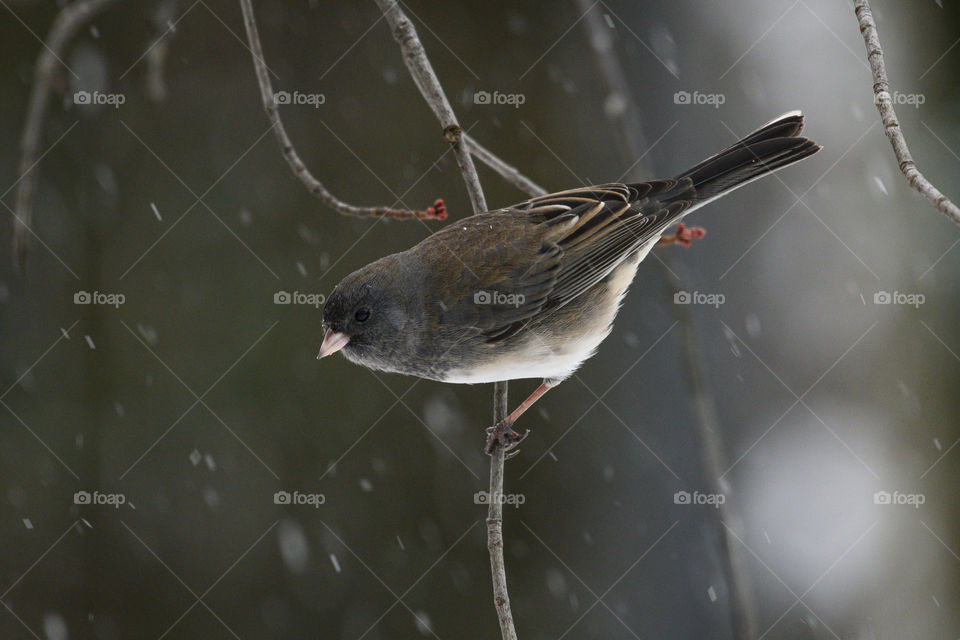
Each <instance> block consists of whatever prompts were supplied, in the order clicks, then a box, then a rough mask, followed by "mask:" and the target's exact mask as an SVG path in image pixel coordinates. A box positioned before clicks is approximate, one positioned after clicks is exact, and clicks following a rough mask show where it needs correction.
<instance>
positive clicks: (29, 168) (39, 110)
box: [13, 0, 115, 271]
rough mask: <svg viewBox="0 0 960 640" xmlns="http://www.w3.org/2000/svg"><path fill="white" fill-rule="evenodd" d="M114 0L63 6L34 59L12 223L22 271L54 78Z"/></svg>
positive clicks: (85, 0)
mask: <svg viewBox="0 0 960 640" xmlns="http://www.w3.org/2000/svg"><path fill="white" fill-rule="evenodd" d="M114 1H115V0H77V1H76V2H73V3H71V4H69V5H67V6H66V7H64V8H63V10H62V11H60V13H58V14H57V17H56V18H54V20H53V26H51V27H50V33H49V35H47V39H46V40H45V41H44V43H43V49H41V51H40V55H39V56H38V57H37V64H36V68H35V69H34V72H33V87H32V88H31V89H30V101H29V103H28V106H27V120H26V122H25V123H24V125H23V138H22V139H21V141H20V153H21V155H20V171H19V179H20V183H19V184H18V185H17V199H16V206H15V211H16V212H17V214H16V218H15V220H14V223H13V254H14V256H15V257H16V260H17V264H18V265H19V267H20V269H21V271H22V270H23V269H24V267H25V266H26V261H27V231H28V230H29V228H30V219H31V217H32V216H33V196H34V192H35V191H36V187H37V178H38V175H39V169H37V168H36V164H37V162H38V159H37V157H38V154H39V153H40V139H41V137H42V136H43V123H44V122H45V121H46V119H47V106H48V105H49V103H50V92H51V90H52V89H53V84H54V76H55V75H56V72H57V68H58V67H59V66H60V65H62V64H64V63H63V61H62V60H63V58H64V57H65V55H66V54H65V51H66V48H67V45H68V44H70V41H71V40H73V37H74V36H75V35H76V34H77V32H78V31H80V29H82V28H83V26H84V25H85V24H87V23H88V22H89V21H90V20H92V19H93V18H94V16H96V15H97V14H98V13H100V12H101V11H103V9H105V8H106V7H107V6H108V5H109V4H110V3H112V2H114ZM71 73H73V72H72V71H71Z"/></svg>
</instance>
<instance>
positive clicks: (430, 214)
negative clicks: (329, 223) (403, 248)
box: [240, 0, 447, 220]
mask: <svg viewBox="0 0 960 640" xmlns="http://www.w3.org/2000/svg"><path fill="white" fill-rule="evenodd" d="M240 8H241V10H242V11H243V24H244V26H245V27H246V30H247V40H248V41H249V43H250V52H251V54H252V55H253V66H254V69H255V70H256V73H257V82H258V83H259V85H260V97H261V98H262V99H263V109H264V111H266V112H267V118H268V119H269V120H270V123H271V124H272V125H273V132H274V134H275V135H276V136H277V142H279V143H280V149H281V151H282V152H283V157H284V159H286V161H287V164H288V165H290V169H291V171H293V175H295V176H296V177H297V178H298V179H299V180H300V182H302V183H303V185H304V186H305V187H306V188H307V191H309V192H310V193H311V194H313V195H314V196H315V197H316V198H317V199H318V200H320V201H321V202H323V203H324V204H325V205H327V206H328V207H330V208H331V209H333V210H334V211H336V212H337V213H341V214H343V215H347V216H359V217H369V216H373V217H387V218H396V219H401V220H403V219H410V218H420V219H434V220H443V219H444V218H446V217H447V216H446V209H445V207H444V206H443V201H442V200H437V202H435V203H434V205H433V206H432V207H428V208H427V209H426V210H425V211H411V210H409V209H394V208H392V207H358V206H355V205H352V204H349V203H347V202H344V201H343V200H340V199H339V198H337V197H336V196H335V195H333V194H332V193H330V191H328V190H327V188H326V187H325V186H324V185H323V183H322V182H320V181H319V180H317V179H316V178H315V177H314V176H313V174H312V173H310V170H309V169H307V166H306V165H305V164H304V163H303V161H302V160H301V159H300V155H299V154H298V153H297V150H296V149H295V148H294V146H293V142H291V140H290V136H288V135H287V130H286V129H285V128H284V126H283V121H282V120H281V119H280V112H279V111H278V109H277V101H276V98H275V97H274V92H273V85H272V84H271V83H270V74H269V72H268V70H267V63H266V61H264V59H263V47H262V46H261V45H260V34H259V32H258V31H257V22H256V18H255V17H254V15H253V6H252V5H251V3H250V0H240Z"/></svg>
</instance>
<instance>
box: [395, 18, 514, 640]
mask: <svg viewBox="0 0 960 640" xmlns="http://www.w3.org/2000/svg"><path fill="white" fill-rule="evenodd" d="M376 2H377V5H378V6H379V7H380V10H381V11H383V15H384V16H385V17H386V19H387V22H388V23H389V24H390V29H391V30H392V31H393V37H394V39H395V40H396V41H397V43H398V44H399V45H400V50H401V52H402V53H403V60H404V62H405V63H406V65H407V69H408V70H409V71H410V75H411V76H412V77H413V81H414V84H416V85H417V88H418V89H420V93H421V94H423V98H424V100H426V101H427V104H428V105H429V106H430V108H431V109H432V110H433V113H434V115H436V116H437V119H438V120H439V121H440V125H441V126H442V127H443V129H444V133H445V134H446V137H447V141H448V142H450V144H451V145H453V150H454V153H456V156H457V163H458V164H459V165H460V172H461V173H462V174H463V181H464V183H465V184H466V186H467V191H468V192H469V194H470V202H471V204H472V205H473V211H474V213H479V212H481V211H486V210H487V203H486V201H485V200H484V197H483V189H482V188H481V186H480V178H479V177H478V176H477V169H476V167H475V166H474V164H473V159H472V158H471V157H470V152H469V151H468V150H467V149H466V145H464V140H463V136H462V130H461V128H460V126H459V125H458V124H457V121H456V117H455V116H454V114H453V109H452V108H451V107H450V102H449V101H448V100H447V96H446V94H445V93H444V92H443V88H442V87H441V86H440V81H439V80H438V79H437V76H436V74H435V73H434V71H433V67H432V66H431V65H430V61H429V60H428V59H427V54H426V51H425V50H424V48H423V44H422V43H421V42H420V38H419V37H418V36H417V31H416V29H415V28H414V26H413V23H412V22H410V19H409V18H407V16H406V15H405V14H404V12H403V10H402V9H401V8H400V5H399V4H398V3H397V1H396V0H376ZM468 144H469V143H468ZM475 148H476V147H475ZM501 175H502V174H501ZM531 184H532V183H531ZM493 399H494V411H493V418H494V422H495V423H497V422H499V421H500V420H502V419H503V418H505V417H506V415H507V383H506V382H497V383H495V384H494V387H493ZM503 466H504V451H503V448H502V447H496V448H495V449H494V451H493V454H492V455H491V456H490V504H489V507H488V509H487V548H488V549H489V551H490V573H491V575H492V580H493V602H494V606H495V607H496V610H497V618H498V619H499V621H500V633H501V635H502V636H503V640H517V631H516V628H515V627H514V624H513V613H512V611H511V610H510V595H509V592H508V591H507V574H506V567H505V564H504V559H503V505H502V504H501V502H500V500H498V499H497V496H500V495H502V494H503Z"/></svg>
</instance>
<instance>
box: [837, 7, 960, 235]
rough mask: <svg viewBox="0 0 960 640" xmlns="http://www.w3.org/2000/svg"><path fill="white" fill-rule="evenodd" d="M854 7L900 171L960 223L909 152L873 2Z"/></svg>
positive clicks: (957, 212) (954, 207)
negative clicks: (873, 10)
mask: <svg viewBox="0 0 960 640" xmlns="http://www.w3.org/2000/svg"><path fill="white" fill-rule="evenodd" d="M853 7H854V11H855V12H856V14H857V20H858V21H859V23H860V33H861V34H863V42H864V44H865V45H866V47H867V60H869V61H870V71H871V72H872V74H873V102H874V104H876V105H877V111H879V112H880V119H881V120H882V121H883V128H884V131H886V133H887V138H889V139H890V146H892V147H893V153H894V155H895V156H896V157H897V162H898V163H899V165H900V172H901V173H902V174H903V175H904V177H905V178H906V179H907V184H909V185H910V186H911V187H912V188H913V189H914V190H916V191H918V192H919V193H920V195H922V196H923V197H924V198H926V199H927V200H929V201H930V202H931V203H932V204H933V206H934V208H935V209H936V210H937V211H939V212H940V213H942V214H943V215H945V216H947V217H948V218H950V219H951V220H953V222H954V223H955V224H958V225H960V208H958V207H957V205H955V204H954V203H953V202H951V201H950V200H949V199H948V198H947V196H945V195H943V194H942V193H940V190H939V189H937V188H936V187H935V186H933V184H931V183H930V181H929V180H927V179H926V178H925V177H924V175H923V174H922V173H920V170H919V169H917V164H916V163H915V162H914V161H913V156H912V155H910V149H909V148H908V147H907V140H906V138H904V137H903V131H902V130H901V129H900V120H899V119H898V118H897V112H896V111H894V109H893V98H892V97H891V95H890V81H889V79H888V77H887V66H886V64H885V63H884V61H883V48H882V47H881V46H880V34H879V33H878V32H877V24H876V22H874V20H873V12H872V11H871V10H870V3H869V2H867V0H854V2H853Z"/></svg>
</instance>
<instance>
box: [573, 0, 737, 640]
mask: <svg viewBox="0 0 960 640" xmlns="http://www.w3.org/2000/svg"><path fill="white" fill-rule="evenodd" d="M577 4H578V5H579V7H580V10H581V12H582V13H583V14H584V16H585V19H584V21H583V24H584V27H585V29H586V30H587V34H588V37H589V40H590V44H591V47H592V49H593V52H594V55H595V57H596V61H597V65H598V66H599V68H600V73H601V75H602V76H603V78H604V80H605V82H606V84H607V87H608V89H609V90H610V96H609V97H608V98H607V108H608V116H609V117H610V119H611V121H612V123H613V124H614V125H618V126H619V129H620V136H618V137H619V138H620V139H621V140H623V141H624V142H625V151H626V152H627V154H628V156H629V157H630V158H641V157H642V158H645V159H644V160H643V161H641V162H637V163H635V165H634V166H637V167H640V169H639V170H638V171H637V174H636V175H635V176H633V177H635V178H638V179H650V178H651V177H652V172H651V171H650V166H649V161H648V160H647V159H646V158H649V156H644V155H643V153H644V152H643V150H642V146H643V145H644V144H645V143H644V142H643V140H644V138H643V128H642V124H641V123H642V122H643V119H642V118H641V116H640V112H639V109H637V106H636V104H635V103H634V101H633V100H630V99H629V95H630V91H629V84H628V83H627V79H626V74H625V73H624V71H623V67H622V65H621V64H620V60H619V58H618V57H617V55H616V51H615V50H614V48H613V41H612V39H611V37H610V30H609V29H608V28H607V27H605V25H604V23H603V20H602V18H601V16H600V12H599V11H598V10H596V9H594V8H591V7H592V5H591V4H590V2H589V0H577ZM611 104H614V105H617V104H619V105H620V108H619V109H610V105H611ZM702 235H703V230H702V229H700V228H698V227H689V228H686V227H685V226H684V225H683V224H682V223H681V224H680V225H678V226H677V230H676V232H675V233H674V234H673V235H672V236H664V238H663V239H662V240H661V242H660V243H658V245H657V246H660V245H661V244H674V243H677V244H681V245H683V246H689V244H690V241H691V240H693V239H695V238H698V237H700V236H702ZM663 264H664V267H665V268H664V273H665V277H666V279H667V282H668V285H669V286H670V287H671V288H672V289H673V292H677V291H679V290H680V289H681V285H680V282H679V281H678V280H677V278H676V276H675V275H674V273H673V271H672V270H671V269H670V267H669V266H668V263H667V262H664V263H663ZM674 312H675V314H676V316H677V321H678V322H679V324H680V327H681V332H682V339H683V363H684V368H685V369H686V371H687V375H688V378H689V382H690V393H691V396H692V399H693V403H694V408H695V414H696V417H697V434H698V436H699V441H700V457H701V464H702V465H703V468H704V478H705V481H706V482H707V483H708V486H709V491H710V492H711V493H714V494H719V493H723V494H725V495H727V501H726V502H724V504H722V505H720V509H717V510H715V513H714V514H713V524H714V528H715V530H716V535H717V538H718V540H719V544H720V558H721V563H722V565H723V570H724V571H723V572H724V576H725V578H726V582H727V584H728V586H729V591H730V610H731V612H730V618H731V623H732V627H733V636H734V638H737V639H738V640H739V639H748V638H753V637H754V635H755V633H754V628H755V624H754V620H755V617H756V616H755V611H756V608H755V606H754V604H753V598H752V590H751V588H750V581H749V577H748V575H747V571H746V569H745V568H744V562H743V558H742V557H741V555H740V553H739V547H737V546H736V544H735V543H734V541H733V540H731V536H732V533H731V531H730V530H729V529H728V528H727V527H726V526H725V524H724V522H725V521H730V520H731V519H732V518H735V517H736V508H735V505H734V504H733V501H732V499H731V497H730V496H729V495H728V494H729V491H723V488H724V487H723V485H722V483H721V481H720V479H719V478H720V475H721V473H722V471H721V469H722V466H723V460H724V459H725V456H724V452H723V443H722V441H721V437H720V429H719V421H718V419H717V410H716V404H715V403H714V400H713V395H712V394H711V392H710V387H709V385H708V383H707V379H706V376H705V375H704V368H703V364H702V362H701V360H700V357H699V354H698V353H697V349H696V328H695V326H694V319H693V315H692V314H691V313H690V309H689V307H686V306H683V305H674Z"/></svg>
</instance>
